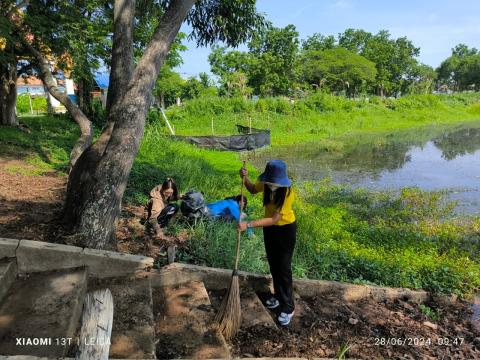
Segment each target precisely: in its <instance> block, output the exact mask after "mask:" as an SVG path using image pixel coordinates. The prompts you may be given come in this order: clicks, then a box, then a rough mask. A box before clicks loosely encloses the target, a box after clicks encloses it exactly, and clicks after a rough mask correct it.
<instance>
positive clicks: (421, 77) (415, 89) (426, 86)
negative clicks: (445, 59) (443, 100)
mask: <svg viewBox="0 0 480 360" xmlns="http://www.w3.org/2000/svg"><path fill="white" fill-rule="evenodd" d="M410 76H411V77H410V78H409V79H408V80H407V82H408V87H407V92H408V93H410V94H430V93H431V92H432V91H433V90H434V88H435V80H436V79H437V73H436V71H435V70H434V69H433V68H432V67H431V66H429V65H425V64H421V63H418V64H415V65H414V67H413V68H412V71H411V75H410Z"/></svg>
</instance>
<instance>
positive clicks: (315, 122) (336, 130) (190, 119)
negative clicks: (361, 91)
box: [152, 93, 480, 146]
mask: <svg viewBox="0 0 480 360" xmlns="http://www.w3.org/2000/svg"><path fill="white" fill-rule="evenodd" d="M167 117H168V118H169V119H170V120H171V121H172V123H173V125H174V126H175V130H176V132H177V134H179V135H211V134H212V119H213V128H214V133H215V134H216V135H221V134H234V133H236V128H235V124H236V123H240V124H242V125H246V126H248V125H249V119H250V120H251V124H252V126H253V127H256V128H262V129H263V128H270V129H271V131H272V135H271V136H272V144H273V145H281V144H295V143H298V142H301V143H304V142H309V141H316V142H318V141H325V140H335V139H336V138H338V137H339V136H343V135H345V134H351V133H358V132H360V133H365V132H366V133H368V132H371V131H391V130H400V129H407V128H413V127H418V126H424V125H427V124H448V123H452V122H458V121H462V120H474V119H477V120H478V119H480V93H468V94H457V95H416V96H407V97H404V98H400V99H398V100H397V99H386V100H381V99H380V98H378V97H370V98H364V99H358V100H351V99H346V98H342V97H337V96H332V95H328V94H321V93H319V94H316V95H313V96H311V97H309V98H307V99H303V100H297V101H295V102H293V103H291V102H290V101H288V100H285V99H282V98H271V99H268V98H267V99H260V100H258V101H257V102H253V101H251V100H245V99H243V98H210V99H209V98H201V99H196V100H191V101H189V102H186V103H185V104H184V106H182V107H175V106H172V107H170V108H169V110H168V111H167ZM152 118H156V119H158V122H159V123H163V121H162V119H161V118H160V117H159V116H157V117H152ZM162 126H163V125H162ZM164 131H165V133H166V129H165V128H164ZM326 144H327V145H328V144H329V142H328V141H326ZM332 146H334V144H332Z"/></svg>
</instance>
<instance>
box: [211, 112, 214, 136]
mask: <svg viewBox="0 0 480 360" xmlns="http://www.w3.org/2000/svg"><path fill="white" fill-rule="evenodd" d="M211 123H212V136H215V131H213V117H212V120H211Z"/></svg>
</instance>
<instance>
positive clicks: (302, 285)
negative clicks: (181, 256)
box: [142, 263, 430, 303]
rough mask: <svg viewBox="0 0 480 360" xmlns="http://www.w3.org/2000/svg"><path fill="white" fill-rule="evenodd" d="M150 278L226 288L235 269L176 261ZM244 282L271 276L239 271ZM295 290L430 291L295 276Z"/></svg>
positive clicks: (420, 298)
mask: <svg viewBox="0 0 480 360" xmlns="http://www.w3.org/2000/svg"><path fill="white" fill-rule="evenodd" d="M142 276H148V277H150V279H151V283H152V286H153V287H157V286H168V285H174V284H181V283H185V282H189V281H203V282H204V284H205V286H206V287H207V288H208V289H224V288H226V287H228V285H229V284H230V281H231V277H232V271H231V270H227V269H217V268H209V267H204V266H197V265H188V264H180V263H175V264H171V265H168V266H165V267H163V268H162V269H160V270H152V271H151V272H149V273H143V275H142ZM239 276H240V279H241V281H242V282H247V283H248V284H249V285H250V286H252V287H253V288H254V289H255V290H257V291H259V290H260V291H261V290H262V289H265V286H270V285H271V277H270V276H268V275H261V274H255V273H249V272H244V271H240V272H239ZM294 290H295V291H296V292H297V293H298V294H299V295H300V296H302V297H313V296H322V295H326V294H328V295H332V294H333V295H334V296H337V297H338V298H340V299H343V300H345V301H353V300H360V299H363V298H368V297H370V298H373V299H375V300H377V301H382V300H386V299H390V300H393V299H404V300H409V301H412V302H416V303H422V302H425V301H426V300H427V299H428V298H429V296H430V295H429V293H428V292H426V291H423V290H419V291H417V290H410V289H404V288H387V287H380V286H370V285H354V284H348V283H342V282H338V281H325V280H304V279H294Z"/></svg>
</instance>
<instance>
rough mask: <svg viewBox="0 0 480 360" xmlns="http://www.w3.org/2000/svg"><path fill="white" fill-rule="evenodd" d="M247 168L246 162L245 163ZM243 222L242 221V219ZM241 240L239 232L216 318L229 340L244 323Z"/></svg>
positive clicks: (238, 231) (241, 195) (241, 194)
mask: <svg viewBox="0 0 480 360" xmlns="http://www.w3.org/2000/svg"><path fill="white" fill-rule="evenodd" d="M243 167H245V161H244V162H243ZM244 183H245V177H243V178H242V186H241V188H240V199H241V200H240V218H241V216H242V212H243V185H244ZM240 220H241V219H240ZM240 238H241V231H240V230H237V255H236V257H235V267H234V269H233V273H232V281H231V282H230V286H229V288H228V291H227V293H226V295H225V297H224V298H223V301H222V304H221V305H220V309H219V310H218V313H217V315H216V316H215V322H216V323H217V324H218V327H217V329H218V330H219V331H220V332H221V333H222V335H223V337H224V338H225V339H227V340H229V339H231V338H232V337H233V336H235V334H236V333H237V331H238V330H239V329H240V323H241V321H242V310H241V307H240V284H239V278H238V260H239V258H240Z"/></svg>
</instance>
